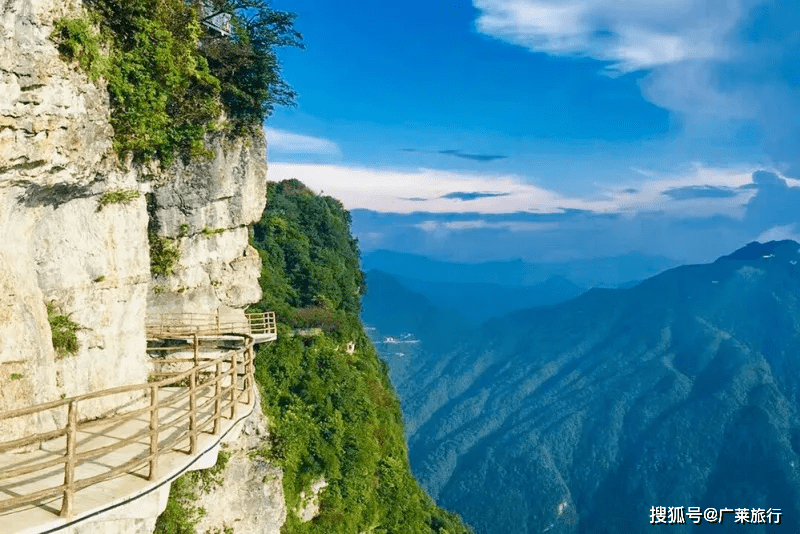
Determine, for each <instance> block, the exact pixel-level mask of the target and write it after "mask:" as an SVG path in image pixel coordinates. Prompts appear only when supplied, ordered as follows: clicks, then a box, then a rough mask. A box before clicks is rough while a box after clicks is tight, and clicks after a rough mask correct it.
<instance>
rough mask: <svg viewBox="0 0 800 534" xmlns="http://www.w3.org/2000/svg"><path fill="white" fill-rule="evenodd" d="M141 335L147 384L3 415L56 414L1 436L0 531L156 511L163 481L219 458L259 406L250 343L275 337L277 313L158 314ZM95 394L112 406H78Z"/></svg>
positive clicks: (42, 529) (58, 527)
mask: <svg viewBox="0 0 800 534" xmlns="http://www.w3.org/2000/svg"><path fill="white" fill-rule="evenodd" d="M195 315H196V314H195ZM236 330H246V331H245V332H241V331H240V332H237V331H236ZM250 332H252V333H250ZM147 334H148V338H149V339H148V341H149V346H148V349H147V350H148V353H149V354H150V356H151V358H152V363H153V366H154V369H153V372H152V373H151V375H150V379H149V381H148V383H146V384H140V385H130V386H121V387H117V388H112V389H107V390H103V391H97V392H94V393H89V394H85V395H79V396H76V397H69V398H64V399H60V400H57V401H53V402H48V403H45V404H40V405H37V406H31V407H28V408H22V409H17V410H12V411H9V412H5V413H0V429H2V425H3V423H4V421H8V420H11V419H13V418H17V417H32V416H36V417H38V419H39V420H40V421H48V420H49V421H53V424H51V425H50V426H51V427H52V429H51V430H48V431H46V432H40V433H37V434H32V435H30V436H25V437H22V438H19V439H14V440H11V441H2V442H0V534H11V533H14V534H23V533H24V534H28V533H30V534H33V533H37V534H38V533H49V532H71V531H72V530H71V529H70V527H71V526H73V525H76V524H79V523H81V522H82V521H85V520H86V519H89V518H92V517H95V516H98V515H100V514H103V515H102V518H103V520H137V519H144V518H147V517H148V515H147V513H148V511H149V513H150V514H151V515H150V516H149V517H152V514H153V510H160V508H161V507H163V504H164V503H161V502H160V501H162V500H164V499H165V497H166V491H165V488H168V487H169V482H171V481H172V480H173V479H175V478H176V477H177V476H179V475H180V474H182V473H184V472H185V471H188V470H191V469H201V468H206V467H210V466H211V465H213V464H214V463H215V462H216V457H217V451H218V450H219V443H220V441H221V440H222V439H223V437H224V436H225V435H226V434H227V433H229V432H230V431H231V429H232V428H233V427H234V426H235V425H236V424H237V423H238V422H240V421H241V420H243V419H244V418H245V417H247V415H249V414H250V412H251V411H252V409H253V406H254V405H255V395H256V392H255V391H254V367H253V359H254V350H253V347H254V344H255V343H256V342H257V341H256V340H257V339H258V340H259V341H271V340H274V339H276V338H277V334H276V329H275V317H274V314H273V313H271V312H270V313H266V314H254V317H248V321H247V324H244V323H242V322H239V323H237V324H232V323H224V322H222V323H220V322H219V321H216V320H215V321H214V322H213V323H211V324H209V323H208V322H206V323H202V322H201V321H200V320H199V319H198V318H197V317H191V318H188V319H187V320H186V321H185V322H184V323H183V324H180V322H179V321H178V320H177V319H176V318H175V317H170V318H168V320H167V318H163V319H162V318H158V319H157V320H156V321H154V322H153V323H152V324H150V323H148V326H147ZM209 353H212V354H209ZM101 398H105V399H104V400H109V399H108V398H112V399H115V400H118V402H117V403H115V404H117V406H118V408H117V409H116V410H115V411H114V412H113V413H107V414H91V415H90V416H87V415H86V414H82V413H81V408H82V406H88V407H89V410H90V411H91V405H92V401H95V402H96V401H97V399H101ZM155 490H160V491H155ZM148 499H149V501H148ZM131 502H135V504H134V505H133V506H128V505H129V503H131ZM132 511H133V512H140V513H142V514H143V515H138V516H137V515H136V514H135V513H134V514H133V516H131V512H132Z"/></svg>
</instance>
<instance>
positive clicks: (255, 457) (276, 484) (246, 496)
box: [193, 399, 286, 534]
mask: <svg viewBox="0 0 800 534" xmlns="http://www.w3.org/2000/svg"><path fill="white" fill-rule="evenodd" d="M267 438H268V433H267V420H266V417H265V416H264V415H263V413H262V411H261V404H260V401H259V400H258V399H257V401H256V406H255V408H254V410H253V413H252V414H251V415H250V417H248V418H247V419H246V420H245V421H244V422H243V427H242V429H241V432H240V434H239V437H238V438H237V439H236V440H234V441H232V442H229V443H228V444H227V445H226V448H225V449H223V452H227V453H230V455H231V456H230V458H229V460H228V463H227V466H226V468H225V470H224V471H223V473H222V477H221V484H219V485H215V486H213V487H212V488H211V489H210V491H207V492H204V491H202V490H201V489H198V499H197V501H196V502H194V503H193V505H194V506H198V507H201V508H203V509H204V510H205V511H206V514H205V516H204V517H203V518H202V519H201V520H200V523H198V525H197V527H196V528H195V530H196V531H197V532H223V531H224V528H225V527H226V526H227V527H233V531H234V532H235V533H236V534H279V533H280V530H281V526H282V525H283V523H284V522H285V521H286V502H285V500H284V496H283V472H282V471H281V470H280V469H279V468H277V467H275V466H273V465H271V464H270V463H269V462H267V461H266V460H264V459H263V458H262V457H261V456H260V455H259V454H258V451H259V450H260V449H262V448H263V447H265V446H266V444H267Z"/></svg>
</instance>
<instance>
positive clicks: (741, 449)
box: [397, 241, 800, 534]
mask: <svg viewBox="0 0 800 534" xmlns="http://www.w3.org/2000/svg"><path fill="white" fill-rule="evenodd" d="M798 251H800V245H798V244H797V243H795V242H793V241H781V242H771V243H767V244H757V243H754V244H751V245H748V246H747V247H745V248H743V249H741V250H739V251H736V252H734V253H733V254H731V255H729V256H726V257H723V258H720V259H719V260H717V261H716V262H714V263H712V264H707V265H691V266H682V267H678V268H675V269H671V270H669V271H666V272H663V273H661V274H659V275H657V276H655V277H652V278H650V279H647V280H644V281H643V282H641V283H639V284H637V285H635V286H634V287H631V288H629V289H593V290H590V291H588V292H587V293H585V294H583V295H581V296H579V297H577V298H575V299H573V300H570V301H568V302H564V303H561V304H557V305H553V306H547V307H541V308H536V309H531V310H525V311H520V312H515V313H512V314H509V315H506V316H503V317H499V318H496V319H493V320H491V321H489V322H488V323H486V324H485V325H484V326H483V327H482V328H481V329H480V331H473V332H470V333H468V334H467V335H465V336H464V337H463V338H461V339H460V340H459V342H460V345H459V346H457V347H455V348H453V349H451V350H445V351H443V352H435V351H433V352H427V353H426V352H422V353H421V354H420V355H419V357H418V358H415V359H413V360H410V361H409V360H406V368H405V370H404V373H403V376H404V377H405V378H404V379H402V380H401V382H402V383H399V384H397V389H398V392H399V393H400V396H401V400H402V404H403V411H404V416H405V419H406V423H407V432H408V433H409V436H410V439H409V444H410V454H411V461H412V466H413V468H414V471H415V475H416V476H417V477H418V478H419V479H420V480H421V481H422V483H423V485H424V486H425V487H426V488H427V489H428V490H429V491H430V492H431V493H432V495H434V496H435V497H436V498H437V502H439V503H441V505H442V506H444V507H447V508H449V509H452V510H455V511H457V512H459V513H460V514H462V515H463V516H464V518H465V520H466V521H468V522H469V523H470V524H471V525H473V526H474V527H475V528H476V530H477V532H482V533H486V534H501V533H502V534H508V533H511V532H513V533H519V534H529V533H534V532H536V533H538V532H544V531H547V532H549V533H578V532H581V533H583V532H588V533H595V532H597V533H600V532H619V533H629V532H634V533H636V532H650V531H651V530H652V529H653V527H652V526H651V525H650V517H651V516H650V510H651V507H653V506H665V507H670V506H673V507H680V506H683V507H685V508H686V507H690V506H698V507H701V508H702V509H706V508H710V507H714V508H717V509H721V508H751V509H752V508H763V509H765V510H766V509H769V508H773V509H781V510H782V513H783V515H782V522H781V524H780V525H775V524H761V525H755V524H748V525H742V524H736V525H734V524H733V522H734V514H733V513H729V514H726V515H725V518H724V523H723V524H722V525H719V524H716V525H703V526H701V527H699V528H698V527H695V526H694V525H693V524H692V522H691V520H690V519H689V518H688V517H687V518H686V521H687V522H688V523H689V524H688V525H686V526H684V527H676V526H668V527H664V528H666V529H681V531H682V532H685V531H700V530H702V531H706V527H708V531H709V532H732V531H735V532H744V531H747V532H749V533H750V532H751V533H767V532H792V533H796V532H797V531H798V528H800V470H799V469H798V468H800V414H799V413H798V408H800V406H798V400H800V398H799V395H800V265H798V262H799V261H800V253H799V252H798ZM633 278H635V277H633ZM406 311H407V312H408V313H411V315H413V313H412V312H411V311H410V310H406ZM428 331H435V328H431V327H430V326H428Z"/></svg>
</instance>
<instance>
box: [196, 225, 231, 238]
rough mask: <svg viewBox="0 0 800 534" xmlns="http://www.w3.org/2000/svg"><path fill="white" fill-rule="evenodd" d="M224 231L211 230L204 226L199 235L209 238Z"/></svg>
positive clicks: (221, 229)
mask: <svg viewBox="0 0 800 534" xmlns="http://www.w3.org/2000/svg"><path fill="white" fill-rule="evenodd" d="M224 231H225V228H215V229H213V230H212V229H211V228H209V227H208V226H206V227H205V228H203V230H202V231H201V232H200V233H201V234H203V237H211V236H212V235H216V234H221V233H222V232H224Z"/></svg>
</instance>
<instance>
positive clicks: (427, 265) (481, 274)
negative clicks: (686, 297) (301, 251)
mask: <svg viewBox="0 0 800 534" xmlns="http://www.w3.org/2000/svg"><path fill="white" fill-rule="evenodd" d="M677 265H679V262H677V261H675V260H672V259H669V258H665V257H662V256H650V255H646V254H639V253H631V254H626V255H623V256H615V257H609V258H592V259H584V260H574V261H566V262H554V263H527V262H524V261H522V260H514V261H503V262H485V263H450V262H444V261H437V260H432V259H429V258H426V257H424V256H418V255H414V254H405V253H400V252H392V251H388V250H376V251H374V252H370V253H368V254H365V255H364V257H363V259H362V267H363V269H364V270H365V271H369V270H372V269H375V270H379V271H383V272H385V273H389V274H392V275H395V276H400V277H404V278H410V279H413V280H422V281H425V282H447V283H459V284H463V283H478V284H499V285H501V286H532V285H537V284H541V283H543V282H546V281H547V280H548V279H551V278H553V277H560V278H561V279H566V280H569V281H570V282H571V283H573V284H575V285H577V286H579V287H582V288H590V287H595V286H597V287H616V286H618V285H620V284H626V283H629V282H630V281H631V280H644V279H646V278H649V277H651V276H654V275H656V274H658V273H660V272H662V271H664V270H666V269H669V268H671V267H676V266H677Z"/></svg>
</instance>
